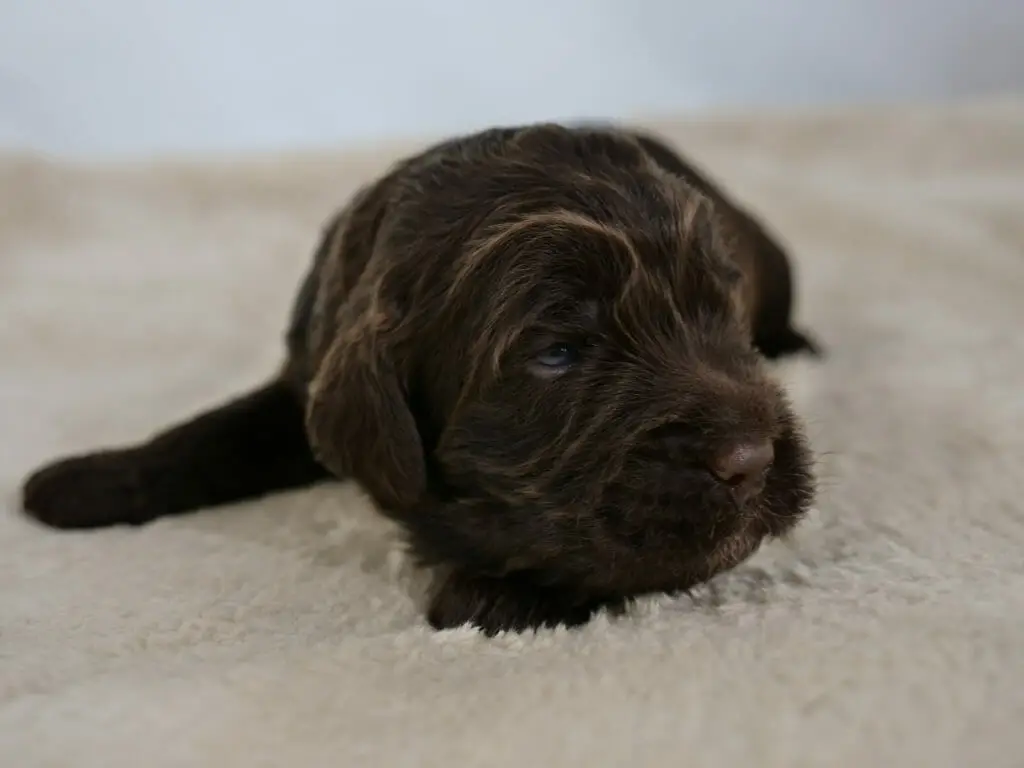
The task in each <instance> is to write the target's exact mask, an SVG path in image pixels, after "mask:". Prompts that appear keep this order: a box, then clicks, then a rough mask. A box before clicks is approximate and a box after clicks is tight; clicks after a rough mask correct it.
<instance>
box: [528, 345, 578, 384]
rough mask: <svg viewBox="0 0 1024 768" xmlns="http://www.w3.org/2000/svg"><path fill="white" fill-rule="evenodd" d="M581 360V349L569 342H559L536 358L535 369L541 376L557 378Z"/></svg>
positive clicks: (534, 361)
mask: <svg viewBox="0 0 1024 768" xmlns="http://www.w3.org/2000/svg"><path fill="white" fill-rule="evenodd" d="M579 358H580V350H579V347H577V346H576V345H575V344H570V343H568V342H559V343H557V344H552V345H551V346H550V347H548V348H547V349H545V350H544V351H542V352H541V353H540V354H538V355H537V356H536V357H534V358H533V364H534V366H533V367H534V369H535V370H536V371H537V373H539V374H541V375H546V376H555V375H558V374H560V373H564V372H565V371H567V370H569V369H570V368H571V367H572V366H573V365H575V364H576V363H577V362H578V361H579Z"/></svg>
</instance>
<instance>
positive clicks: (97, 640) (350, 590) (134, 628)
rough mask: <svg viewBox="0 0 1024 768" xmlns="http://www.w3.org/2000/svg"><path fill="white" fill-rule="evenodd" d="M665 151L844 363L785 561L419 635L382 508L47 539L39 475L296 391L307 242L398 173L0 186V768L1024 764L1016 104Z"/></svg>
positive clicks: (10, 159) (768, 127) (330, 488)
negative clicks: (784, 254)
mask: <svg viewBox="0 0 1024 768" xmlns="http://www.w3.org/2000/svg"><path fill="white" fill-rule="evenodd" d="M654 127H656V128H657V129H659V130H661V131H662V132H663V133H664V134H665V135H667V136H668V137H670V138H671V139H672V140H673V141H676V142H678V144H679V146H681V147H682V148H683V149H684V150H685V151H686V152H688V153H689V154H690V155H691V156H692V157H694V158H695V159H696V160H697V161H698V162H700V163H701V164H702V165H703V166H705V167H706V168H707V169H709V170H710V171H711V172H712V173H713V174H714V175H715V176H716V177H717V178H719V179H720V180H721V181H722V182H723V183H725V184H726V185H727V186H728V188H729V189H730V190H732V191H733V193H734V194H735V195H736V196H737V197H739V198H741V199H742V200H743V201H745V202H746V203H747V204H749V205H750V206H751V207H752V208H753V209H754V210H755V211H756V212H757V213H758V214H759V215H761V216H762V217H764V218H765V219H766V220H767V221H769V222H770V223H771V225H772V227H773V228H774V230H775V231H776V232H777V233H779V235H780V236H781V237H782V238H783V239H784V240H785V241H786V242H787V243H788V244H789V245H790V247H791V248H792V253H793V255H794V257H795V258H796V259H797V261H798V264H799V283H800V306H799V317H800V322H801V323H802V324H803V325H805V326H806V327H808V328H810V329H811V330H812V331H813V332H814V333H815V334H816V335H817V336H818V337H819V339H820V340H821V341H822V342H823V344H824V345H825V347H826V349H827V350H828V357H826V358H825V359H823V360H819V361H812V360H805V359H801V360H793V361H790V362H788V363H786V364H784V365H782V366H780V367H779V375H780V376H782V377H784V378H785V379H786V380H787V381H788V382H789V384H790V386H791V392H792V396H793V399H794V400H795V402H796V404H797V405H798V407H799V409H800V411H801V413H802V414H804V416H805V418H806V420H807V422H808V424H809V426H810V431H811V434H812V436H813V439H814V441H815V446H816V448H817V450H818V451H819V454H820V472H821V476H822V493H821V497H820V501H819V503H818V505H817V507H816V509H815V510H814V514H813V515H812V516H811V517H810V519H808V520H807V521H806V523H805V524H803V525H802V526H801V527H800V529H799V531H798V532H797V533H796V535H794V536H793V537H792V538H791V539H790V540H788V541H780V542H775V543H772V544H771V545H768V546H766V547H764V548H763V549H762V550H761V551H760V552H759V553H758V554H757V555H756V556H755V557H754V558H753V559H752V560H750V561H749V562H748V563H746V564H745V565H743V566H742V567H740V568H738V569H736V570H735V571H733V572H731V573H729V574H726V575H723V576H722V577H720V578H718V579H717V580H715V581H714V582H713V583H712V584H709V585H707V586H705V587H703V588H701V589H699V590H697V591H696V592H695V593H694V594H693V595H692V596H690V597H686V598H678V599H667V598H661V599H650V600H645V601H643V602H642V603H640V604H639V605H638V606H637V607H636V609H635V610H634V611H633V612H632V613H630V614H629V615H628V616H626V617H624V618H619V619H614V620H609V619H608V618H606V617H601V618H599V619H598V620H596V621H595V622H593V623H592V624H591V625H589V626H588V627H586V628H584V629H582V630H579V631H573V632H566V631H550V632H543V633H539V634H536V635H526V636H502V637H498V638H496V639H492V640H487V639H484V638H483V637H482V636H480V635H478V634H477V633H475V632H473V631H469V630H456V631H449V632H443V633H434V632H432V631H430V630H429V629H428V628H427V627H426V625H425V623H424V620H423V617H422V613H421V606H420V602H419V599H420V598H419V595H420V590H421V587H422V581H423V578H422V576H421V575H420V574H417V573H416V572H415V571H414V570H413V569H411V568H410V566H409V564H408V562H407V560H406V559H405V557H404V555H403V551H402V547H401V544H400V540H399V539H398V537H397V536H396V535H395V531H394V530H393V529H392V528H391V527H389V525H388V524H386V523H384V522H382V520H381V519H379V517H378V516H376V514H375V513H374V511H373V510H372V509H371V507H370V506H369V505H368V503H367V502H366V500H365V497H364V496H363V495H362V493H361V492H360V491H359V489H358V488H355V487H353V486H352V485H346V484H338V485H325V486H321V487H318V488H315V489H312V490H309V491H305V492H299V493H290V494H284V495H280V496H276V497H273V498H268V499H265V500H262V501H259V502H255V503H249V504H243V505H237V506H234V507H231V508H228V509H225V510H222V511H217V512H206V513H202V514H197V515H194V516H189V517H183V518H180V519H175V520H164V521H161V522H158V523H156V524H153V525H150V526H148V527H144V528H142V529H139V530H106V531H99V532H93V533H65V534H61V533H56V532H53V531H48V530H43V529H41V528H40V527H37V526H35V525H32V524H30V523H29V522H27V521H26V520H25V519H23V518H22V517H21V515H20V514H19V512H18V493H17V487H18V483H19V481H20V479H21V478H22V476H23V474H24V473H25V472H27V471H28V470H29V469H31V468H32V467H33V466H34V465H36V464H37V463H39V462H41V461H44V460H46V459H49V458H50V457H53V456H55V455H57V454H61V453H64V452H68V451H79V450H83V449H87V448H90V447H95V446H99V445H108V444H117V443H122V442H127V441H133V440H136V439H139V438H141V437H144V436H146V435H147V434H148V433H150V432H151V431H152V430H154V429H156V428H158V427H161V426H163V425H165V424H167V423H168V422H170V421H172V420H175V419H177V418H179V417H181V416H183V415H188V414H190V413H192V412H193V411H195V410H197V409H200V408H203V407H205V406H207V405H210V404H213V403H216V402H217V401H218V400H220V399H221V398H224V397H227V396H229V395H232V394H234V393H236V392H240V391H242V390H244V389H245V388H247V387H249V386H250V385H252V384H255V383H257V382H259V381H261V380H262V378H263V377H264V376H265V375H267V374H269V373H270V372H272V371H273V370H274V368H275V366H276V365H277V363H278V361H279V359H280V355H281V333H282V329H283V324H284V319H285V316H286V313H287V309H288V305H289V302H290V300H291V295H292V292H293V290H294V289H295V287H296V285H297V283H298V280H299V278H300V275H301V274H302V272H303V270H304V269H305V268H306V265H307V260H308V259H309V257H310V255H311V250H312V248H313V246H314V244H315V239H316V236H317V234H318V228H319V226H320V224H321V222H323V221H324V219H325V218H326V216H327V215H328V214H329V213H330V212H331V210H332V209H333V208H334V206H336V205H337V204H339V203H340V202H341V201H343V200H344V199H345V198H346V196H347V195H349V194H350V193H351V192H352V191H353V189H354V188H355V186H356V185H357V184H359V183H361V182H362V181H364V180H366V179H368V178H369V177H370V176H371V175H372V174H373V173H375V172H376V171H378V170H380V169H382V168H383V167H384V165H385V164H386V163H388V162H389V161H390V160H391V159H392V158H393V157H394V156H395V154H396V153H398V152H401V151H404V150H405V149H407V148H408V147H389V148H386V149H382V148H376V149H374V150H372V151H367V152H363V153H358V154H353V153H347V154H346V153H331V152H324V153H312V154H307V155H302V156H288V157H283V156H275V157H263V158H240V159H231V160H223V159H220V160H218V161H217V162H212V161H207V160H202V161H197V160H190V161H187V162H186V161H179V160H175V161H170V160H168V161H164V162H159V163H146V164H141V165H138V164H137V165H130V166H119V167H114V166H111V165H92V166H88V165H81V164H79V165H73V164H71V163H67V162H56V161H51V160H46V159H43V158H38V157H28V156H23V155H8V156H6V157H3V159H2V160H0V295H2V302H0V352H2V356H3V367H2V369H0V377H2V378H0V384H2V393H3V394H2V398H0V401H2V410H0V417H2V423H0V434H2V435H3V439H2V441H0V481H2V484H3V500H4V510H3V515H2V517H0V551H2V553H3V554H2V556H0V764H2V765H4V766H5V767H9V768H29V767H33V768H34V767H35V766H72V765H74V766H76V767H79V768H85V767H88V766H96V767H97V768H100V767H102V768H111V767H113V768H118V767H119V766H147V767H149V768H160V767H162V766H193V767H198V768H202V767H204V766H210V767H211V768H212V767H213V766H216V767H217V768H230V767H232V766H239V767H241V766H246V767H248V766H263V765H267V766H271V765H273V766H320V765H323V766H327V765H331V766H353V768H354V767H355V766H398V765H419V766H451V765H462V766H517V767H519V766H524V765H539V766H563V765H565V766H568V765H587V766H596V765H629V764H634V763H635V764H639V765H652V766H673V768H674V767H675V766H737V765H744V766H750V765H756V766H785V767H786V768H794V766H803V765H807V766H811V765H813V766H819V765H829V766H858V767H859V766H871V765H893V766H895V765H900V766H906V765H920V766H933V767H935V766H951V767H952V766H956V768H964V767H965V766H973V765H977V766H988V767H989V768H994V767H996V766H1007V767H1009V766H1018V767H1019V766H1021V765H1022V760H1024V502H1022V498H1024V496H1022V493H1021V486H1022V481H1024V334H1022V333H1021V327H1022V325H1024V101H1014V100H1012V99H1011V100H1000V101H991V102H984V103H974V104H971V105H961V106H950V107H943V108H927V109H926V108H899V109H896V108H892V109H881V110H857V111H846V112H829V113H827V114H826V113H814V114H801V115H794V114H785V115H778V114H776V115H763V114H758V115H750V114H748V115H741V116H732V117H716V118H714V119H712V118H706V119H701V120H697V121H693V120H689V121H661V122H659V123H657V124H656V125H655V126H654Z"/></svg>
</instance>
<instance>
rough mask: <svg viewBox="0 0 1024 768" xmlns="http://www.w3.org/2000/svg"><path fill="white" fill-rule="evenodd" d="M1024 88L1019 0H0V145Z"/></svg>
mask: <svg viewBox="0 0 1024 768" xmlns="http://www.w3.org/2000/svg"><path fill="white" fill-rule="evenodd" d="M1011 90H1020V91H1024V0H973V1H968V0H962V1H958V0H720V1H719V2H714V3H713V2H708V0H703V1H702V2H692V1H691V0H675V1H673V0H635V1H634V0H620V1H619V2H614V1H613V0H504V1H503V2H494V1H493V0H491V1H487V0H476V1H475V2H474V1H473V0H423V1H422V2H415V1H414V0H380V1H379V2H374V1H373V0H370V2H366V3H354V2H345V1H343V0H341V1H339V0H334V1H333V2H332V0H287V2H271V1H270V0H0V145H7V146H22V147H31V148H35V149H37V150H43V151H49V152H57V153H64V154H78V155H138V154H147V153H153V152H163V151H175V152H211V151H219V150H232V151H238V150H246V149H264V148H272V147H292V146H302V145H324V144H333V145H338V144H344V143H346V142H351V141H355V140H366V139H372V138H377V137H383V136H387V137H392V136H403V135H422V134H424V133H437V132H447V131H454V130H463V129H470V128H474V127H479V126H482V125H484V124H488V123H495V122H502V121H514V120H528V119H540V118H559V117H616V116H629V115H633V114H636V113H650V112H664V111H683V110H696V109H703V108H708V107H722V106H737V105H753V104H771V105H776V106H779V105H793V104H814V103H818V104H820V103H842V102H884V101H892V100H915V101H921V100H929V101H934V100H942V99H948V98H957V97H963V96H967V95H973V94H979V93H984V92H992V91H999V92H1005V91H1011Z"/></svg>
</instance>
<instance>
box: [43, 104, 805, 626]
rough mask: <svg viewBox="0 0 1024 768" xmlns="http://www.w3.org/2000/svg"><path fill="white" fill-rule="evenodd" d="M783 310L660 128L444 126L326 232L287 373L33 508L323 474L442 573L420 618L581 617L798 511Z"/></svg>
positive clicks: (724, 213) (773, 266)
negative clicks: (459, 129)
mask: <svg viewBox="0 0 1024 768" xmlns="http://www.w3.org/2000/svg"><path fill="white" fill-rule="evenodd" d="M791 304H792V276H791V274H790V265H789V262H788V259H787V258H786V255H785V253H784V252H783V250H782V249H781V248H780V247H779V245H777V244H776V243H775V242H774V241H773V240H772V238H771V237H770V235H769V234H768V233H767V232H766V231H765V229H764V228H763V227H762V226H761V225H760V224H758V223H757V222H756V221H755V220H754V219H753V218H752V217H751V216H750V215H749V214H747V213H745V212H744V211H743V210H741V209H740V208H739V207H738V206H736V205H735V204H733V203H732V202H731V201H730V200H729V199H728V198H727V197H726V196H725V194H724V193H723V192H722V191H721V190H719V189H718V188H717V187H715V186H714V185H713V184H712V183H711V182H710V181H709V180H708V179H707V178H706V177H705V176H703V175H702V174H700V173H698V172H697V171H696V170H695V169H694V168H693V167H692V166H690V165H689V164H687V163H686V162H685V161H684V160H683V159H682V158H681V157H680V156H679V155H677V154H676V153H675V152H674V151H673V150H672V149H671V148H669V147H668V146H667V145H666V144H664V143H662V142H661V141H660V140H659V139H657V138H654V137H652V136H648V135H643V134H639V133H633V132H628V131H622V130H616V129H615V128H612V127H601V126H576V127H566V126H559V125H554V124H543V125H528V126H519V127H510V128H497V129H492V130H488V131H483V132H480V133H476V134H473V135H469V136H464V137H460V138H457V139H453V140H450V141H446V142H444V143H441V144H437V145H435V146H432V147H430V148H428V149H426V150H425V151H423V152H421V153H419V154H417V155H415V156H411V157H408V158H406V159H404V160H403V161H401V162H398V163H396V164H395V165H394V166H393V167H392V168H391V169H390V170H389V172H388V173H386V174H385V175H384V176H383V177H382V178H380V179H379V180H377V181H376V182H375V183H373V184H370V185H368V186H367V187H366V188H364V189H363V190H362V191H361V192H359V193H358V194H357V195H356V196H355V198H354V199H353V200H352V201H351V202H350V203H349V205H348V206H347V207H345V208H344V209H343V210H342V211H340V212H339V213H338V214H337V216H336V217H335V218H334V219H333V220H332V221H331V222H329V224H328V225H327V227H326V228H325V231H324V233H323V236H322V238H321V242H320V245H319V248H318V250H317V252H316V254H315V257H314V263H313V266H312V268H311V269H310V271H309V273H308V275H307V277H306V279H305V281H304V283H303V285H302V286H301V288H300V290H299V292H298V296H297V298H296V301H295V305H294V310H293V314H292V317H291V322H290V326H289V329H288V333H287V352H288V356H287V361H286V363H285V365H284V367H283V369H282V373H281V376H280V378H279V379H278V380H277V381H276V382H274V383H271V384H268V385H267V387H266V388H264V389H262V390H260V391H258V392H256V393H254V394H253V395H250V396H247V397H246V398H244V399H242V400H240V401H237V402H235V403H232V404H229V405H226V406H224V407H223V408H221V409H217V410H213V411H211V412H209V413H207V414H205V415H202V416H199V417H197V418H196V419H194V420H192V421H190V422H187V423H186V424H184V425H182V426H180V427H176V428H173V429H171V430H169V431H167V432H165V433H163V434H161V435H158V436H157V437H155V438H154V439H152V440H150V441H149V442H147V443H144V444H141V445H139V446H135V447H130V448H124V449H120V450H117V451H112V452H105V453H96V454H92V455H90V456H86V457H79V458H75V459H71V460H64V461H62V462H58V463H56V464H54V465H51V466H49V467H46V468H44V469H42V470H40V471H39V472H37V473H36V474H35V475H33V477H32V478H31V479H30V480H29V481H28V482H27V483H26V485H25V489H24V491H25V492H24V505H25V508H26V510H27V511H28V512H29V514H31V515H33V516H34V517H37V518H38V519H40V520H42V521H44V522H46V523H49V524H50V525H53V526H56V527H64V528H70V527H83V526H100V525H111V524H115V523H143V522H146V521H148V520H152V519H154V518H156V517H160V516H162V515H168V514H176V513H182V512H187V511H191V510H194V509H199V508H201V507H206V506H212V505H215V504H221V503H226V502H229V501H236V500H242V499H246V498H252V497H254V496H257V495H260V494H263V493H268V492H271V491H274V490H279V489H283V488H289V487H298V486H301V485H303V484H309V483H312V482H315V481H316V480H318V479H320V478H321V477H324V476H326V475H327V472H328V471H329V473H330V474H331V475H333V476H334V477H337V478H351V479H354V480H356V481H357V482H359V483H360V484H361V485H362V486H363V487H364V488H365V489H366V490H367V492H368V493H369V494H370V495H371V496H372V498H373V499H374V500H375V502H376V503H377V504H378V506H379V508H380V509H381V511H382V512H383V513H384V514H386V515H388V516H389V517H391V518H393V519H394V520H396V521H398V522H399V523H400V524H401V525H402V526H403V528H404V530H405V531H406V533H407V535H408V540H409V543H410V545H411V548H412V551H413V553H414V554H415V556H416V557H417V559H418V560H419V561H420V562H421V563H422V564H424V565H426V566H431V567H433V568H434V570H435V573H436V576H437V578H436V581H435V586H434V591H433V597H432V604H431V607H430V608H429V610H428V620H429V621H430V623H431V624H432V625H433V626H435V627H451V626H457V625H460V624H464V623H471V624H473V625H475V626H478V627H480V628H482V629H483V630H484V631H485V632H488V633H494V632H497V631H501V630H524V629H528V628H535V627H541V626H554V625H558V624H565V625H569V626H575V625H578V624H581V623H584V622H585V621H587V620H588V619H589V618H590V616H592V615H593V613H594V612H595V611H598V610H601V609H611V610H618V609H621V608H622V607H623V606H624V605H625V604H627V603H628V601H629V600H630V599H632V598H634V597H636V596H638V595H642V594H647V593H653V592H676V591H679V590H685V589H687V588H689V587H692V586H693V585H695V584H698V583H700V582H702V581H704V580H706V579H708V578H710V577H711V576H712V575H714V574H715V573H717V572H719V571H722V570H725V569H728V568H732V567H733V566H735V565H736V564H737V563H739V562H742V561H743V560H744V559H745V558H747V557H748V556H749V555H750V554H752V553H753V552H754V551H755V549H756V548H757V547H758V546H759V545H760V543H761V542H762V541H763V540H764V539H765V538H766V537H771V536H777V535H780V534H782V533H784V532H786V531H788V530H789V529H790V528H792V527H793V526H794V525H795V524H796V523H797V522H798V521H799V520H800V518H801V517H802V515H803V514H804V512H805V511H806V509H807V507H808V505H809V504H810V503H811V501H812V499H813V495H814V479H813V475H812V469H811V454H810V449H809V447H808V446H807V444H806V441H805V439H804V436H803V433H802V430H801V426H800V424H799V421H798V419H797V418H796V416H795V415H794V414H793V412H792V410H791V407H790V405H789V403H788V402H787V398H786V396H785V393H784V392H783V391H782V389H781V388H780V386H779V385H778V384H777V383H776V382H775V381H774V380H773V379H772V378H771V377H770V376H769V374H768V372H767V371H766V370H765V358H766V357H776V356H778V355H781V354H786V353H791V352H795V351H799V350H807V351H811V352H814V351H815V346H814V344H813V343H812V342H811V341H810V340H808V339H807V338H806V337H805V336H804V335H803V334H801V333H800V332H799V331H797V330H796V329H794V328H793V327H792V325H791V320H790V316H791V313H792V307H791ZM764 450H767V451H768V454H764ZM757 451H760V453H758V452H757ZM752 456H761V457H762V459H761V460H759V463H758V461H755V460H754V459H751V457H752ZM314 457H315V458H314ZM723 457H725V458H723ZM723 467H724V469H723ZM737 467H739V468H740V469H742V471H739V470H737V469H736V468H737Z"/></svg>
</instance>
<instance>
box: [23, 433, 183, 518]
mask: <svg viewBox="0 0 1024 768" xmlns="http://www.w3.org/2000/svg"><path fill="white" fill-rule="evenodd" d="M22 508H23V509H24V511H25V513H26V514H28V515H29V516H30V517H32V518H34V519H35V520H38V521H39V522H41V523H43V524H45V525H48V526H50V527H52V528H66V529H74V528H100V527H104V526H110V525H117V524H120V523H127V524H132V525H141V524H142V523H145V522H148V521H150V520H152V519H154V518H156V517H159V516H160V515H161V514H163V511H164V510H163V509H162V508H161V506H160V501H159V499H158V498H157V496H156V494H154V493H153V492H152V489H151V488H149V487H148V483H147V479H146V473H145V472H144V468H143V467H142V465H141V463H140V462H139V461H138V460H137V459H136V458H135V457H133V455H132V454H131V452H128V451H109V452H100V453H93V454H88V455H84V456H74V457H70V458H66V459H62V460H60V461H57V462H54V463H52V464H47V465H45V466H43V467H41V468H39V469H37V470H36V471H35V472H33V473H32V474H31V475H30V476H29V477H28V479H26V480H25V483H24V485H23V486H22Z"/></svg>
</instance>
